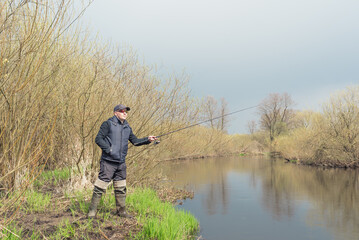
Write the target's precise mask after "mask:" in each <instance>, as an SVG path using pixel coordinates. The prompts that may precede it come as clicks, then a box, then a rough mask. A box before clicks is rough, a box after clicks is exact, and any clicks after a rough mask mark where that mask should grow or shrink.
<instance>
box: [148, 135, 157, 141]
mask: <svg viewBox="0 0 359 240" xmlns="http://www.w3.org/2000/svg"><path fill="white" fill-rule="evenodd" d="M148 140H149V141H150V142H153V141H156V140H157V137H156V136H149V137H148Z"/></svg>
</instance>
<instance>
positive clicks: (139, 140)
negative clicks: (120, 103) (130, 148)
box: [128, 129, 151, 146]
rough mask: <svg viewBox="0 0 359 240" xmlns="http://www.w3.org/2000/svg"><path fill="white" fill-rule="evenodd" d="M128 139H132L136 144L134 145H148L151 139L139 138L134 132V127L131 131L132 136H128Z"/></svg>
mask: <svg viewBox="0 0 359 240" xmlns="http://www.w3.org/2000/svg"><path fill="white" fill-rule="evenodd" d="M128 140H130V142H131V143H132V144H133V145H134V146H141V145H146V144H150V143H151V141H150V140H148V137H145V138H137V137H136V135H135V134H133V132H132V129H131V132H130V137H129V138H128Z"/></svg>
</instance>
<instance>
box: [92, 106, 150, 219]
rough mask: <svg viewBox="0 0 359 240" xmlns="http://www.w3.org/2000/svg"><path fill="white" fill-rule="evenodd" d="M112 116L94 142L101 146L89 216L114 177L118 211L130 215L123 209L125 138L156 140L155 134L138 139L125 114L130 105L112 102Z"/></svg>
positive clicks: (137, 143)
mask: <svg viewBox="0 0 359 240" xmlns="http://www.w3.org/2000/svg"><path fill="white" fill-rule="evenodd" d="M113 111H114V116H113V117H111V118H109V119H108V120H107V121H105V122H103V123H102V125H101V127H100V131H99V132H98V134H97V136H96V138H95V142H96V144H97V145H98V146H99V147H100V148H101V149H102V155H101V161H100V172H99V175H98V179H97V180H96V181H95V184H94V185H95V187H94V190H93V195H92V200H91V205H90V209H89V213H88V217H89V218H94V217H95V216H96V212H97V206H98V204H99V202H100V200H101V197H102V194H104V193H105V192H106V189H107V187H108V185H109V184H110V182H111V180H113V187H114V192H115V199H116V210H117V214H118V215H119V216H121V217H125V218H128V217H132V216H131V215H129V214H128V213H127V212H126V206H125V200H126V162H125V158H126V155H127V150H128V141H130V142H131V143H132V144H133V145H135V146H140V145H144V144H149V143H151V142H153V141H155V140H156V139H157V138H156V137H155V136H149V137H146V138H141V139H138V138H137V137H136V136H135V135H134V134H133V132H132V129H131V127H130V125H128V123H127V121H126V118H127V112H128V111H130V108H129V107H126V106H124V105H122V104H119V105H117V106H115V108H114V110H113Z"/></svg>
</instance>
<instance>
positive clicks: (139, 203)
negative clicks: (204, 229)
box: [127, 188, 198, 240]
mask: <svg viewBox="0 0 359 240" xmlns="http://www.w3.org/2000/svg"><path fill="white" fill-rule="evenodd" d="M127 203H128V206H129V207H131V208H132V209H133V210H134V211H136V212H138V217H137V218H138V221H139V222H140V223H142V224H143V230H142V232H140V233H139V234H138V235H137V237H136V238H137V239H158V240H162V239H163V240H166V239H185V238H187V237H188V236H191V235H193V234H195V233H196V232H197V230H198V221H197V219H196V218H195V217H194V216H193V215H191V214H190V213H188V212H185V211H182V210H178V209H176V208H175V207H174V206H173V205H172V204H171V203H167V202H161V200H160V199H159V198H158V197H157V195H156V193H155V191H153V190H151V189H140V188H138V189H135V191H134V193H132V194H131V195H129V196H128V198H127Z"/></svg>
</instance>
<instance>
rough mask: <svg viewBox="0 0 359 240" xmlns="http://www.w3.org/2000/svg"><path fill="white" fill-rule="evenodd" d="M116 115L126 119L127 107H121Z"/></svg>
mask: <svg viewBox="0 0 359 240" xmlns="http://www.w3.org/2000/svg"><path fill="white" fill-rule="evenodd" d="M115 116H116V117H117V118H118V119H120V120H126V118H127V111H126V109H121V110H118V111H116V112H115Z"/></svg>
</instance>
